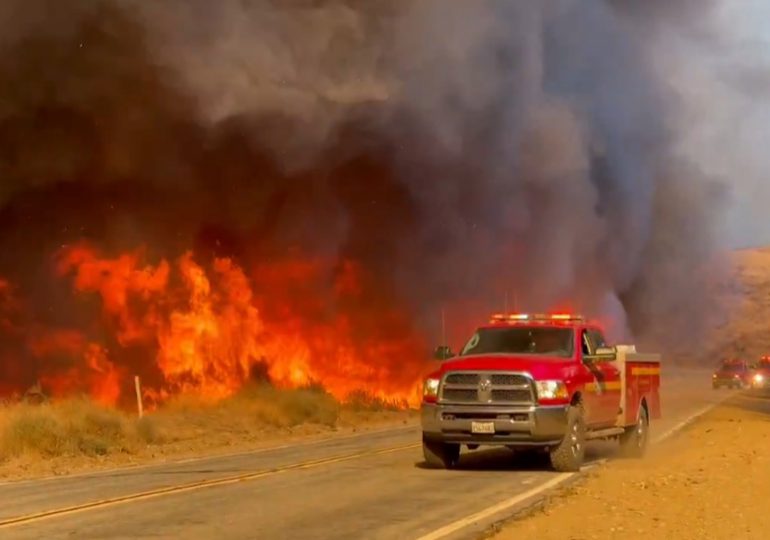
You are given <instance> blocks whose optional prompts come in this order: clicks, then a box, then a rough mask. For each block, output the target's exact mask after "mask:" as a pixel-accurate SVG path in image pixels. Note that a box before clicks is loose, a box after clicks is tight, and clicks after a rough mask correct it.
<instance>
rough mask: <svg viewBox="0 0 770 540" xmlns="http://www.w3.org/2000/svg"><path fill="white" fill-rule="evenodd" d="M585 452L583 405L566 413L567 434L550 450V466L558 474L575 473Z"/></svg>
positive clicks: (576, 406) (574, 406) (581, 462)
mask: <svg viewBox="0 0 770 540" xmlns="http://www.w3.org/2000/svg"><path fill="white" fill-rule="evenodd" d="M585 452H586V422H585V412H584V410H583V404H582V403H578V404H577V405H573V406H571V407H570V408H569V410H568V411H567V432H566V434H565V435H564V439H562V441H561V443H559V445H558V446H556V447H554V448H551V450H550V452H549V455H550V458H551V466H552V467H553V468H554V470H556V471H558V472H577V471H579V470H580V467H581V466H582V465H583V459H584V457H585Z"/></svg>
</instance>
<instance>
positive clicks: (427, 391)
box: [422, 378, 439, 399]
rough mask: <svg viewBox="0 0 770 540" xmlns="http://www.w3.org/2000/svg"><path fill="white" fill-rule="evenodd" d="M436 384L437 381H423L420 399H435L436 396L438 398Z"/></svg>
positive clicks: (432, 379)
mask: <svg viewBox="0 0 770 540" xmlns="http://www.w3.org/2000/svg"><path fill="white" fill-rule="evenodd" d="M438 384H439V380H438V379H434V378H430V379H425V382H424V383H423V385H422V397H423V398H427V399H436V396H438Z"/></svg>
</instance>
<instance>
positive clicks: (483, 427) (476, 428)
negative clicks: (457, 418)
mask: <svg viewBox="0 0 770 540" xmlns="http://www.w3.org/2000/svg"><path fill="white" fill-rule="evenodd" d="M494 432H495V423H494V422H471V433H494Z"/></svg>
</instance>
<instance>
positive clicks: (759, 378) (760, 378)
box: [754, 373, 765, 382]
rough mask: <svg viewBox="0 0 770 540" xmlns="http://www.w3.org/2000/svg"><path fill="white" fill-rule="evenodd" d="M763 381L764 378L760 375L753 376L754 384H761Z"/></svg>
mask: <svg viewBox="0 0 770 540" xmlns="http://www.w3.org/2000/svg"><path fill="white" fill-rule="evenodd" d="M764 380H765V378H764V377H763V376H762V374H761V373H757V374H756V375H754V382H762V381H764Z"/></svg>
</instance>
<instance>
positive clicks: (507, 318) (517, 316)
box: [492, 313, 583, 322]
mask: <svg viewBox="0 0 770 540" xmlns="http://www.w3.org/2000/svg"><path fill="white" fill-rule="evenodd" d="M582 320H583V316H582V315H573V314H570V313H554V314H551V315H543V314H536V315H530V314H528V313H513V314H510V315H506V314H504V313H496V314H494V315H492V322H512V321H582Z"/></svg>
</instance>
